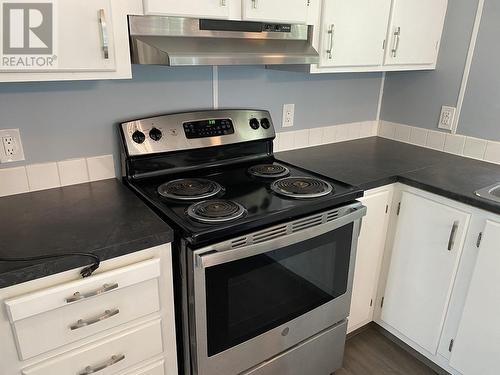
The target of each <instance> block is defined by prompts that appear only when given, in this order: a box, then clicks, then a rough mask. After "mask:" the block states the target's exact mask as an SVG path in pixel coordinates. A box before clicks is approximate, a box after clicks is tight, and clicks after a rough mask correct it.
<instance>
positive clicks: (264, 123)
mask: <svg viewBox="0 0 500 375" xmlns="http://www.w3.org/2000/svg"><path fill="white" fill-rule="evenodd" d="M260 126H262V127H263V128H264V129H269V128H270V127H271V123H270V122H269V120H268V119H267V118H263V119H262V120H260Z"/></svg>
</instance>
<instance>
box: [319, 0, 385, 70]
mask: <svg viewBox="0 0 500 375" xmlns="http://www.w3.org/2000/svg"><path fill="white" fill-rule="evenodd" d="M390 8H391V0H324V1H323V12H322V21H321V38H320V39H321V40H320V43H321V47H320V50H321V51H320V55H321V60H320V66H322V67H327V66H332V67H342V66H367V67H368V66H380V65H382V64H383V62H384V40H385V38H386V33H387V24H388V23H389V13H390Z"/></svg>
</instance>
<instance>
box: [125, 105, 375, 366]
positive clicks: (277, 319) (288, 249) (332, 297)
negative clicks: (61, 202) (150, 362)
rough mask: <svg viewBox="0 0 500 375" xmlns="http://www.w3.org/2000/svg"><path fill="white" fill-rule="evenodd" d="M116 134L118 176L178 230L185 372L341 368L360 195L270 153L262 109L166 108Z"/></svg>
mask: <svg viewBox="0 0 500 375" xmlns="http://www.w3.org/2000/svg"><path fill="white" fill-rule="evenodd" d="M120 132H121V136H122V141H123V142H122V143H123V159H122V164H123V171H124V181H125V182H126V183H127V184H128V185H129V186H130V187H131V188H132V189H133V190H134V191H135V192H136V193H137V194H138V195H139V196H140V197H142V198H143V199H144V201H145V202H146V203H147V204H148V205H149V206H150V207H151V208H153V209H154V210H155V211H156V212H157V213H158V214H159V215H161V216H162V217H163V218H164V219H165V220H166V221H167V222H168V223H170V224H171V225H172V226H173V227H174V228H175V230H176V240H175V243H174V259H175V260H176V262H175V264H176V272H177V274H176V291H175V292H176V301H175V303H176V309H177V314H178V317H177V330H178V344H179V349H180V350H179V352H181V353H183V355H182V356H181V358H180V360H181V361H182V362H183V367H184V372H185V373H186V374H196V375H235V374H253V375H271V374H273V375H274V374H286V375H304V374H314V375H328V374H331V373H333V372H334V371H335V370H337V369H338V368H339V367H341V365H342V357H343V351H344V344H345V335H346V328H347V316H348V314H349V306H350V299H351V290H352V278H353V267H354V259H355V256H356V245H357V240H358V235H359V230H360V225H361V218H362V216H363V215H364V214H365V212H366V208H365V207H363V206H362V205H361V204H360V203H359V202H357V201H356V198H358V197H360V196H361V195H362V192H361V191H359V190H358V189H356V188H354V187H352V186H349V185H346V184H344V183H342V182H340V181H335V180H331V179H328V178H325V177H323V176H318V175H315V174H314V173H312V172H309V171H306V170H303V169H299V168H297V167H295V166H293V165H288V164H286V163H283V162H280V161H279V160H277V159H276V158H275V156H274V154H273V139H274V138H275V131H274V127H273V123H272V120H271V116H270V114H269V113H268V112H267V111H260V110H220V111H200V112H191V113H180V114H172V115H164V116H158V117H151V118H147V119H141V120H136V121H130V122H127V123H123V124H121V125H120Z"/></svg>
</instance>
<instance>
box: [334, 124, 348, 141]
mask: <svg viewBox="0 0 500 375" xmlns="http://www.w3.org/2000/svg"><path fill="white" fill-rule="evenodd" d="M349 126H350V124H345V125H337V133H336V135H335V142H344V141H348V140H349V139H350V138H349Z"/></svg>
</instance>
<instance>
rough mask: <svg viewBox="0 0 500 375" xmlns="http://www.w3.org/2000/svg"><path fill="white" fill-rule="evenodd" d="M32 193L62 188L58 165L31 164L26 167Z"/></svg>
mask: <svg viewBox="0 0 500 375" xmlns="http://www.w3.org/2000/svg"><path fill="white" fill-rule="evenodd" d="M26 172H27V174H28V183H29V187H30V191H36V190H45V189H52V188H55V187H59V186H61V180H60V179H59V170H58V169H57V163H43V164H31V165H28V166H26Z"/></svg>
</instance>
